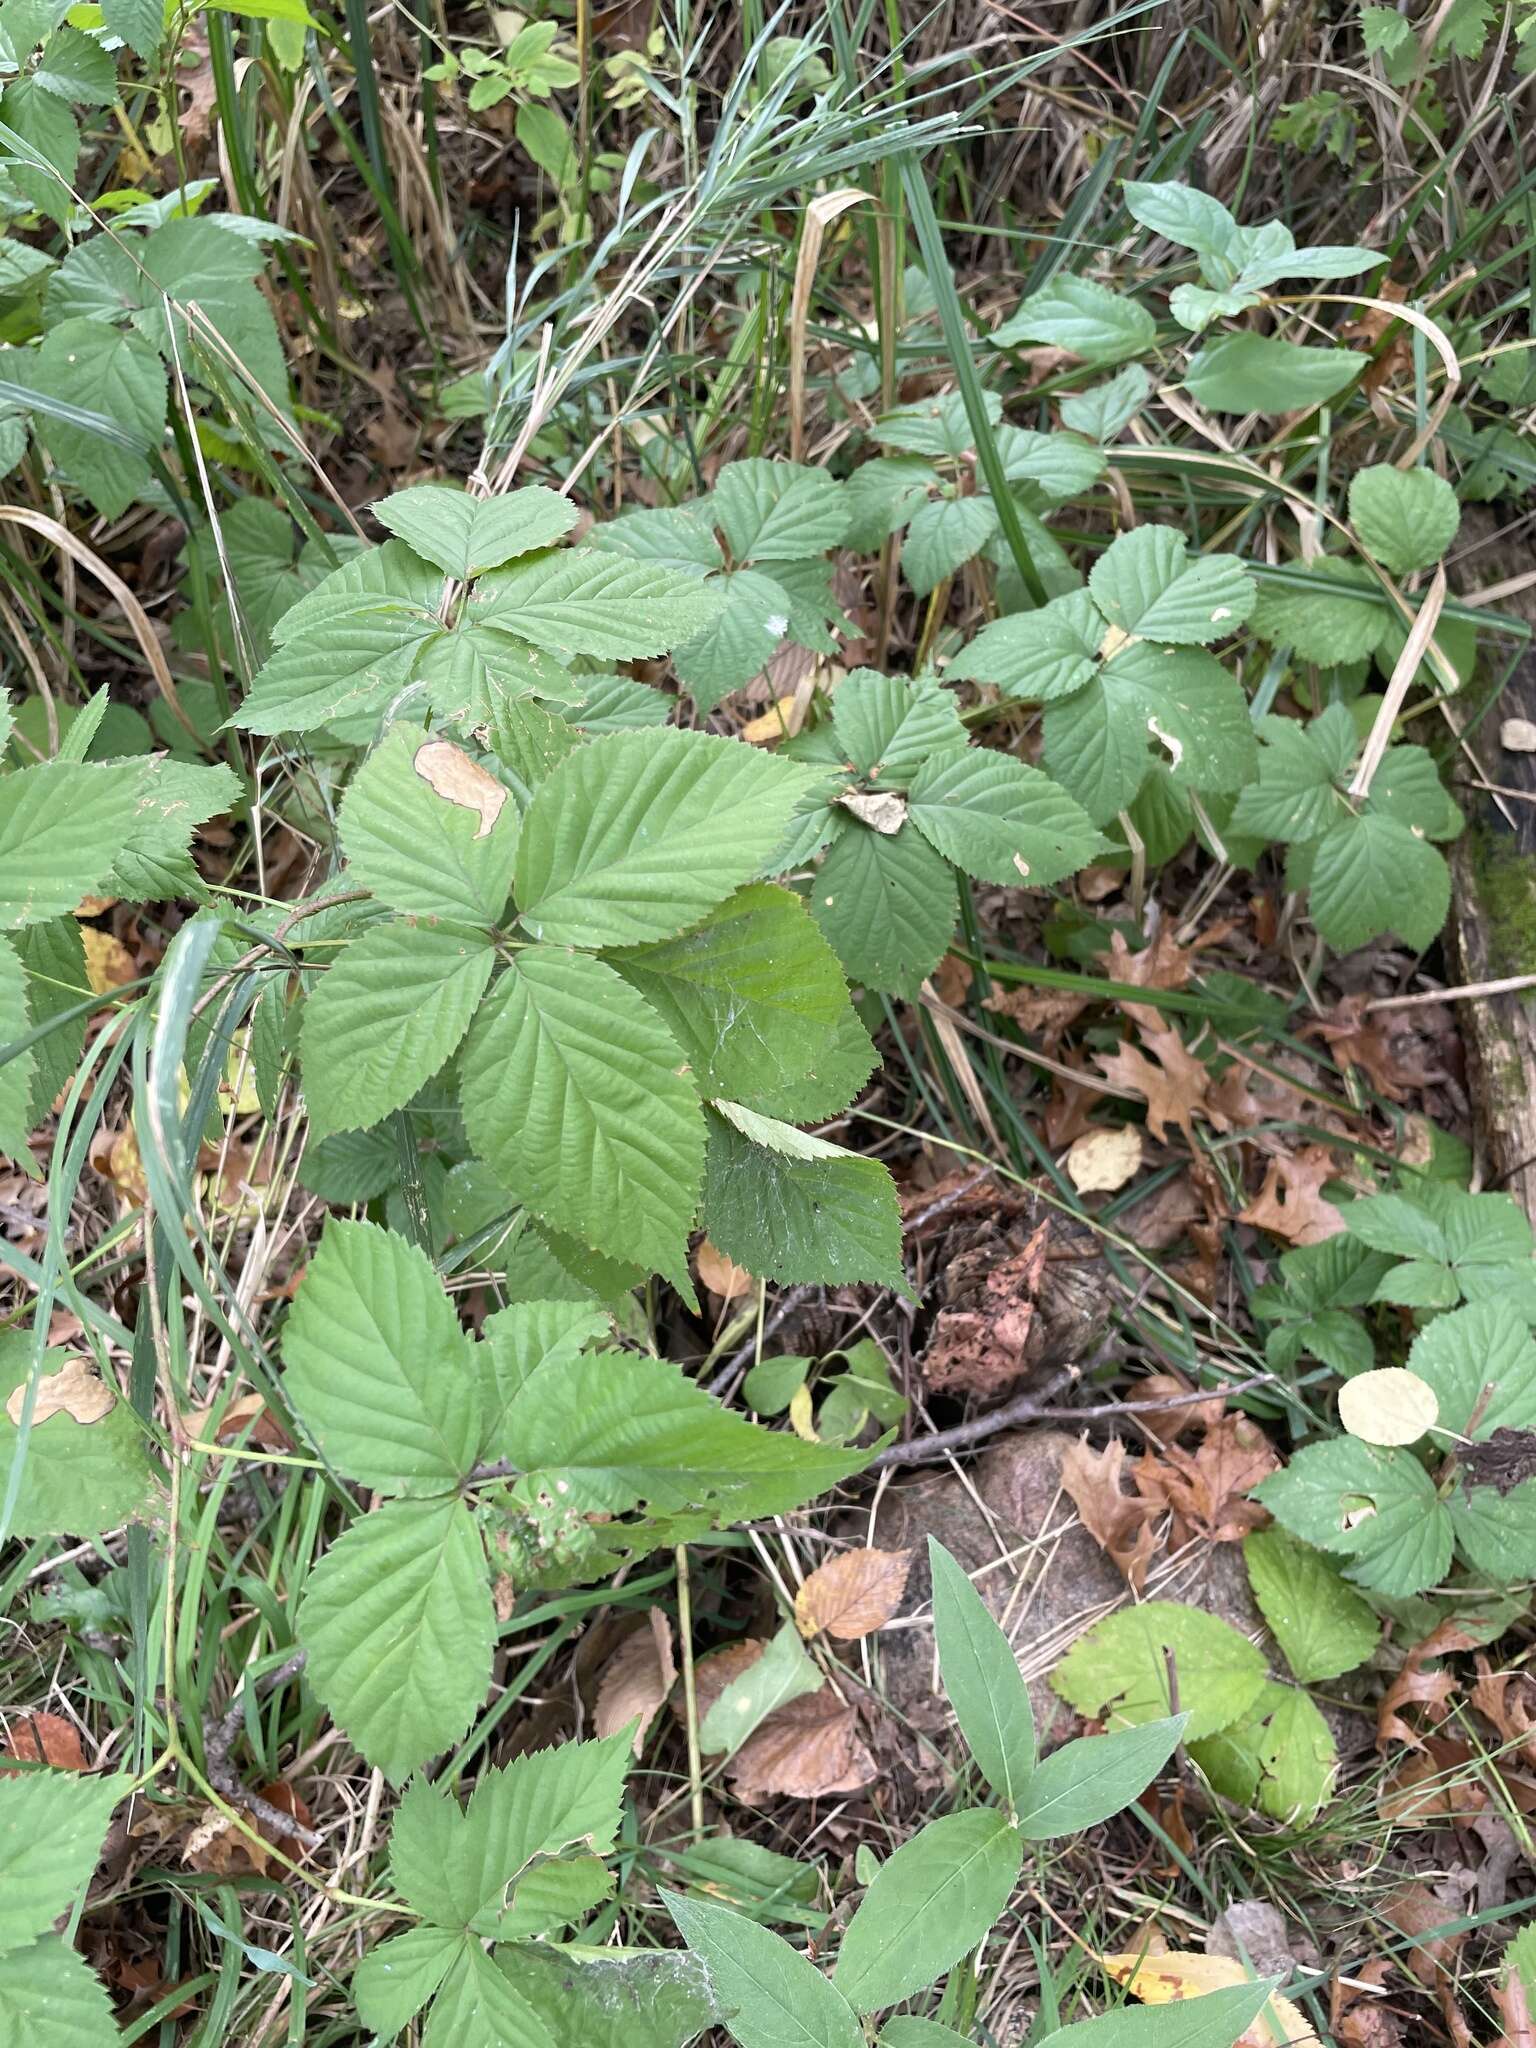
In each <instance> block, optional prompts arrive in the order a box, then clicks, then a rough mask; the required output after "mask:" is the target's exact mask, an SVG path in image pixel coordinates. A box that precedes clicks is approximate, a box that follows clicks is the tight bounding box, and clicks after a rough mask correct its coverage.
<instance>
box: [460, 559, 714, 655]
mask: <svg viewBox="0 0 1536 2048" xmlns="http://www.w3.org/2000/svg"><path fill="white" fill-rule="evenodd" d="M719 607H720V600H719V598H718V596H717V595H716V594H715V592H714V590H713V589H712V588H711V587H710V586H709V585H708V584H704V583H701V582H700V581H699V579H698V577H697V576H696V575H693V574H690V573H687V572H680V571H677V570H671V569H666V568H662V567H659V566H658V565H657V564H655V563H651V562H632V561H624V560H623V559H622V558H620V557H618V556H614V555H609V554H604V553H601V552H600V551H598V550H597V549H595V548H563V549H561V550H560V551H559V552H558V553H555V554H550V555H541V556H535V557H532V558H531V559H530V560H528V561H526V562H514V563H513V564H512V566H511V567H510V568H506V569H497V570H494V571H493V572H492V573H491V574H490V575H489V576H486V577H484V578H483V579H482V580H481V582H480V583H479V584H478V585H477V586H476V592H475V602H474V604H473V606H472V609H471V616H472V617H477V618H478V619H479V620H480V622H481V623H482V624H484V625H490V626H497V627H500V628H502V629H503V630H505V631H506V632H509V633H516V634H517V636H518V637H519V639H522V640H530V641H532V643H533V645H534V646H535V647H543V648H546V649H547V650H548V651H549V653H551V654H554V655H558V656H559V658H560V659H561V660H562V661H568V660H570V659H571V657H572V656H574V655H578V654H588V655H594V656H596V657H597V658H598V659H599V660H601V661H630V660H633V659H636V658H638V657H640V656H643V655H654V654H665V653H666V652H667V650H668V649H669V648H672V647H678V646H680V645H681V644H682V643H683V642H684V641H685V640H690V639H692V637H693V636H694V634H695V633H698V632H701V631H702V630H703V628H704V627H705V626H707V625H708V624H709V623H710V621H711V620H712V619H713V618H714V616H715V614H716V612H717V611H718V610H719Z"/></svg>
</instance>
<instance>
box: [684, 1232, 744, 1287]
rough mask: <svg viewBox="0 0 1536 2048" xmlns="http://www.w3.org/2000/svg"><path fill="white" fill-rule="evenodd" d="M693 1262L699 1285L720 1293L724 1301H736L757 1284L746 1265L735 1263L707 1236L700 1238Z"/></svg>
mask: <svg viewBox="0 0 1536 2048" xmlns="http://www.w3.org/2000/svg"><path fill="white" fill-rule="evenodd" d="M693 1263H694V1268H695V1270H696V1271H697V1273H698V1276H699V1285H700V1286H701V1287H707V1288H708V1289H709V1291H710V1293H711V1294H718V1295H719V1297H720V1299H721V1300H722V1301H735V1300H736V1299H737V1297H738V1296H740V1295H743V1294H750V1293H751V1292H752V1289H753V1288H754V1287H755V1286H756V1285H757V1282H756V1281H755V1280H754V1279H753V1277H752V1275H751V1274H750V1273H749V1272H748V1271H747V1269H746V1267H745V1266H737V1265H734V1264H733V1263H732V1262H731V1260H729V1259H728V1258H727V1257H726V1256H725V1253H724V1252H721V1251H716V1249H715V1247H714V1246H713V1245H712V1244H711V1243H710V1241H709V1239H708V1238H707V1237H706V1238H703V1239H701V1240H700V1243H699V1248H698V1250H697V1251H696V1252H695V1253H694V1256H693Z"/></svg>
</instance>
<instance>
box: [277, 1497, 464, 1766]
mask: <svg viewBox="0 0 1536 2048" xmlns="http://www.w3.org/2000/svg"><path fill="white" fill-rule="evenodd" d="M495 1628H496V1620H495V1615H494V1614H493V1613H492V1611H491V1590H490V1586H489V1584H488V1582H487V1576H486V1564H485V1551H484V1549H483V1547H482V1545H481V1541H480V1532H479V1531H478V1529H477V1528H476V1527H475V1523H474V1518H473V1516H472V1515H471V1514H470V1512H469V1510H468V1508H466V1507H465V1506H464V1504H463V1503H462V1502H461V1501H459V1500H456V1499H451V1498H450V1499H444V1500H415V1501H391V1502H390V1503H389V1504H388V1505H387V1506H386V1507H382V1508H380V1509H378V1510H377V1511H376V1512H375V1513H373V1514H370V1515H362V1516H360V1517H359V1518H358V1519H357V1520H356V1521H355V1522H353V1524H352V1526H351V1528H350V1529H348V1530H347V1532H346V1534H345V1535H344V1536H342V1537H341V1539H340V1540H339V1541H338V1542H336V1543H333V1544H332V1545H331V1548H330V1549H329V1550H328V1551H327V1552H326V1554H325V1556H324V1557H322V1558H321V1560H320V1562H319V1563H318V1564H317V1565H316V1566H315V1567H314V1568H313V1570H312V1571H311V1572H310V1575H309V1580H308V1583H307V1584H306V1586H305V1589H304V1593H303V1595H302V1598H301V1600H300V1604H299V1619H298V1634H299V1640H300V1643H301V1644H302V1645H303V1647H304V1649H305V1650H306V1651H307V1653H308V1663H307V1665H306V1667H305V1674H304V1675H305V1677H306V1679H307V1680H308V1682H309V1684H310V1686H311V1687H312V1689H313V1691H314V1693H315V1697H316V1698H317V1699H318V1700H319V1701H320V1702H321V1703H322V1705H323V1706H325V1707H326V1709H327V1710H328V1711H329V1712H330V1713H331V1714H332V1715H333V1716H334V1718H335V1720H336V1721H337V1722H338V1723H339V1724H340V1726H341V1727H342V1728H344V1729H345V1730H346V1733H347V1735H348V1737H349V1738H350V1739H351V1741H352V1742H353V1743H355V1744H356V1746H357V1748H358V1749H359V1750H360V1751H361V1752H362V1754H363V1755H364V1756H365V1757H366V1758H367V1760H368V1762H369V1763H371V1764H373V1765H375V1766H376V1767H377V1768H378V1769H379V1770H381V1771H383V1773H384V1775H385V1776H386V1777H387V1778H388V1779H389V1781H390V1783H391V1784H392V1785H400V1784H403V1783H404V1782H405V1780H406V1779H407V1778H408V1777H409V1776H410V1774H411V1772H412V1771H413V1770H415V1769H416V1768H417V1767H418V1765H420V1764H423V1763H425V1762H426V1761H427V1759H428V1758H429V1757H433V1756H436V1755H438V1754H439V1753H440V1752H441V1751H443V1750H445V1749H447V1748H448V1747H449V1746H450V1744H452V1743H454V1742H457V1741H458V1739H459V1737H460V1736H461V1735H462V1734H463V1733H464V1731H465V1729H466V1728H467V1727H468V1726H469V1724H470V1722H471V1721H472V1720H473V1719H474V1717H475V1715H476V1714H477V1713H478V1712H479V1710H480V1707H481V1706H482V1704H483V1703H484V1700H485V1695H486V1693H487V1691H488V1690H489V1688H490V1683H491V1646H492V1643H493V1642H494V1640H495Z"/></svg>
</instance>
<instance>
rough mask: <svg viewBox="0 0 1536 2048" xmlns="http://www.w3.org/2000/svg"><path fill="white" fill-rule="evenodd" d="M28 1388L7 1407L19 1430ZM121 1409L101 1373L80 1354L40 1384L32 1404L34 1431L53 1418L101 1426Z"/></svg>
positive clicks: (18, 1392)
mask: <svg viewBox="0 0 1536 2048" xmlns="http://www.w3.org/2000/svg"><path fill="white" fill-rule="evenodd" d="M26 1400H27V1387H26V1382H25V1381H23V1382H22V1384H21V1385H20V1386H19V1387H16V1388H15V1389H14V1390H13V1391H12V1393H11V1396H10V1399H9V1400H8V1401H7V1402H6V1404H5V1412H6V1414H7V1415H8V1416H9V1417H10V1418H11V1420H12V1422H14V1423H16V1424H17V1425H18V1426H19V1425H20V1422H21V1416H22V1410H23V1409H24V1407H25V1406H26ZM116 1406H117V1396H116V1394H114V1393H113V1391H112V1389H111V1388H110V1387H109V1386H108V1385H107V1383H106V1381H105V1380H103V1379H102V1378H101V1377H100V1376H99V1375H98V1373H97V1371H96V1368H95V1367H94V1366H93V1365H92V1364H91V1361H90V1360H89V1359H88V1358H82V1357H80V1356H79V1355H78V1354H76V1355H74V1356H73V1357H70V1358H66V1359H65V1360H64V1362H63V1364H62V1365H61V1366H59V1368H58V1370H57V1371H56V1372H49V1373H44V1374H43V1376H42V1377H41V1379H39V1381H38V1383H37V1398H36V1400H35V1401H34V1402H33V1404H32V1427H33V1428H34V1429H36V1427H37V1426H38V1424H39V1423H41V1422H46V1421H47V1420H48V1418H49V1416H50V1415H72V1416H73V1417H74V1419H75V1421H76V1422H100V1421H101V1419H102V1417H103V1416H104V1415H110V1414H111V1413H112V1410H113V1409H114V1408H115V1407H116Z"/></svg>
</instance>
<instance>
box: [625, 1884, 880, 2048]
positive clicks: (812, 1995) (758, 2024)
mask: <svg viewBox="0 0 1536 2048" xmlns="http://www.w3.org/2000/svg"><path fill="white" fill-rule="evenodd" d="M661 1897H662V1902H663V1904H664V1905H665V1906H666V1909H667V1911H668V1912H669V1913H670V1914H671V1915H672V1918H673V1920H674V1921H675V1922H676V1923H677V1927H678V1931H679V1932H680V1933H681V1935H682V1937H683V1939H684V1940H685V1941H686V1942H687V1944H688V1946H689V1948H690V1949H692V1951H693V1953H694V1954H695V1955H696V1956H699V1957H700V1958H702V1960H703V1962H704V1964H705V1967H706V1968H707V1970H708V1972H709V1979H710V1985H711V1988H712V1990H713V1992H714V1995H715V1997H716V1999H717V2000H718V2003H719V2009H720V2014H721V2018H722V2020H723V2021H724V2024H725V2026H726V2028H727V2030H728V2031H729V2033H730V2036H731V2038H732V2040H733V2041H736V2042H738V2043H739V2044H740V2048H864V2029H863V2028H862V2027H861V2026H860V2025H859V2022H858V2019H857V2017H856V2015H855V2013H854V2010H853V2008H852V2006H851V2005H849V2003H848V2001H847V1999H845V1998H844V1997H843V1995H842V1993H841V1992H840V1991H839V1990H838V1989H837V1988H836V1986H835V1985H833V1984H832V1983H830V1982H829V1981H828V1979H827V1978H825V1977H824V1976H823V1975H822V1973H821V1972H820V1970H818V1969H817V1968H816V1966H815V1965H814V1963H809V1962H807V1961H806V1959H805V1957H804V1956H803V1955H801V1954H800V1953H799V1952H798V1951H797V1950H795V1949H792V1948H791V1947H790V1945H789V1943H788V1942H787V1941H785V1940H783V1939H782V1937H781V1936H779V1935H777V1934H775V1933H773V1932H772V1930H771V1929H769V1928H767V1927H761V1926H759V1925H758V1923H757V1922H756V1921H755V1920H748V1919H747V1918H746V1917H745V1915H743V1914H741V1913H732V1912H730V1911H728V1910H727V1908H726V1907H724V1906H708V1905H705V1904H704V1903H703V1901H702V1900H699V1899H684V1898H679V1897H678V1896H677V1894H676V1893H675V1892H669V1891H663V1892H662V1894H661Z"/></svg>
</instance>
